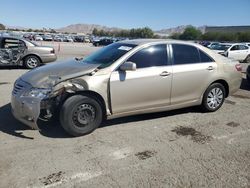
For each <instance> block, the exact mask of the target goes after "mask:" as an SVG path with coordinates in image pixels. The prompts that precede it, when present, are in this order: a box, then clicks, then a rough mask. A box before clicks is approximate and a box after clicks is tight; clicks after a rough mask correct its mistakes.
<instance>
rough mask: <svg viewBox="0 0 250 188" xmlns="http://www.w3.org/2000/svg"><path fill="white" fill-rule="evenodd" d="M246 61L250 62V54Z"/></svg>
mask: <svg viewBox="0 0 250 188" xmlns="http://www.w3.org/2000/svg"><path fill="white" fill-rule="evenodd" d="M245 62H246V63H250V55H248V56H247V57H246V59H245Z"/></svg>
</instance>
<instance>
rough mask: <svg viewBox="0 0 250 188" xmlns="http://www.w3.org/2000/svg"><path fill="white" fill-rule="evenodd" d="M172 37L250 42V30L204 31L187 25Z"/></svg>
mask: <svg viewBox="0 0 250 188" xmlns="http://www.w3.org/2000/svg"><path fill="white" fill-rule="evenodd" d="M170 38H172V39H180V40H206V41H224V42H249V41H250V32H207V33H204V34H202V32H201V31H200V30H198V29H196V28H195V27H192V26H190V27H187V28H186V29H185V30H184V32H183V33H174V34H172V35H171V36H170Z"/></svg>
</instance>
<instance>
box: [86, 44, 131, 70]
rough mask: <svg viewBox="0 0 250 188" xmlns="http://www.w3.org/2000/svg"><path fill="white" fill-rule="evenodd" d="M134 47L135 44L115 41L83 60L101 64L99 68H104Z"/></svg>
mask: <svg viewBox="0 0 250 188" xmlns="http://www.w3.org/2000/svg"><path fill="white" fill-rule="evenodd" d="M134 47H136V45H134V44H126V43H113V44H110V45H108V46H106V47H104V48H101V49H100V50H98V51H97V52H95V53H93V54H91V55H90V56H88V57H86V58H85V59H83V62H84V63H89V64H100V67H99V68H104V67H107V66H109V65H111V64H112V63H114V62H115V61H116V60H118V59H119V58H120V57H122V56H123V55H124V54H126V53H127V52H129V51H130V50H132V49H133V48H134Z"/></svg>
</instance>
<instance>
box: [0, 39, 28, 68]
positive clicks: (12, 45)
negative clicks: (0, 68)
mask: <svg viewBox="0 0 250 188" xmlns="http://www.w3.org/2000/svg"><path fill="white" fill-rule="evenodd" d="M25 51H26V45H25V43H24V42H23V41H22V40H19V39H15V38H3V39H2V42H1V52H0V54H1V55H0V61H1V64H2V65H16V64H18V62H19V61H20V60H21V58H22V57H23V55H24V53H25Z"/></svg>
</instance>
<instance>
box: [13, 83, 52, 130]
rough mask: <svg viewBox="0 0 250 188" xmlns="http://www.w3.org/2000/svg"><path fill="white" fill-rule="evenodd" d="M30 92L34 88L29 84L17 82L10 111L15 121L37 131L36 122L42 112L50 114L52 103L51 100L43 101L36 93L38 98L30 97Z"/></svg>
mask: <svg viewBox="0 0 250 188" xmlns="http://www.w3.org/2000/svg"><path fill="white" fill-rule="evenodd" d="M32 90H34V88H32V86H31V85H30V84H28V83H27V82H24V81H22V80H21V79H19V80H17V81H16V83H15V84H14V88H13V91H12V96H11V109H12V114H13V115H14V117H15V118H16V119H17V120H19V121H21V122H22V123H24V124H26V125H28V126H29V127H31V128H32V129H39V127H38V125H37V121H38V119H39V117H40V115H41V112H42V111H44V110H45V111H47V112H50V110H51V106H52V103H53V102H52V100H51V99H48V98H47V99H44V98H43V97H41V95H39V93H36V95H37V96H40V97H34V96H30V93H31V91H32ZM32 95H35V93H34V92H33V93H32ZM50 115H51V114H50ZM47 117H49V115H47ZM48 119H49V118H48Z"/></svg>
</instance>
